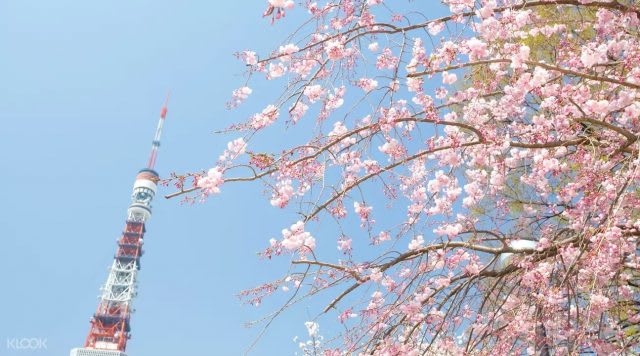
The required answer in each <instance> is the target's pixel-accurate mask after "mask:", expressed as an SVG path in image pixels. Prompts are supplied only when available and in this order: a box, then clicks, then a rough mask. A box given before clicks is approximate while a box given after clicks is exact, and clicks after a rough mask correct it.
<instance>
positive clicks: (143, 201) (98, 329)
mask: <svg viewBox="0 0 640 356" xmlns="http://www.w3.org/2000/svg"><path fill="white" fill-rule="evenodd" d="M167 101H168V97H167ZM167 101H165V104H164V106H163V107H162V110H161V111H160V120H159V122H158V127H157V129H156V134H155V137H154V139H153V143H152V146H151V154H150V156H149V161H148V163H147V167H146V168H144V169H141V170H140V171H139V172H138V174H137V175H136V179H135V181H134V183H133V193H132V195H131V204H130V205H129V208H128V209H127V220H126V222H125V226H124V231H123V232H122V235H121V236H120V238H119V239H118V246H117V249H116V254H115V256H114V259H113V263H112V265H111V268H110V269H109V275H108V277H107V282H106V283H105V284H104V286H103V287H102V293H101V296H100V301H99V302H98V308H97V310H96V312H95V314H93V316H92V317H91V325H90V327H89V334H88V335H87V338H86V340H85V343H84V347H82V348H75V349H72V350H71V356H126V354H125V350H126V348H127V341H128V340H129V338H130V337H131V336H130V332H131V313H132V312H133V309H132V302H133V298H134V297H135V296H136V288H137V283H136V281H137V274H138V271H139V270H140V258H141V257H142V254H143V250H142V246H143V243H144V233H145V223H146V222H147V220H148V219H149V217H151V202H152V201H153V198H154V197H155V195H156V191H157V185H156V184H157V182H158V180H159V176H158V173H156V171H155V170H154V167H155V163H156V158H157V155H158V148H159V147H160V136H161V134H162V127H163V125H164V120H165V117H166V115H167Z"/></svg>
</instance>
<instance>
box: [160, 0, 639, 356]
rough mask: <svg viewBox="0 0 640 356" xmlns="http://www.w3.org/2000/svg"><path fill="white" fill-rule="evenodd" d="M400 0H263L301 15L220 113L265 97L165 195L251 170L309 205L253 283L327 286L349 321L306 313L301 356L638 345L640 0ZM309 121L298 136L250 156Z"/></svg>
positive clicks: (339, 314) (333, 304) (295, 289)
mask: <svg viewBox="0 0 640 356" xmlns="http://www.w3.org/2000/svg"><path fill="white" fill-rule="evenodd" d="M400 3H401V2H400V1H394V2H391V1H383V0H335V1H317V2H306V1H304V2H298V3H294V2H293V1H284V0H268V3H267V10H266V11H265V12H264V16H265V17H266V18H267V19H268V20H270V21H271V22H273V25H274V26H278V25H279V24H280V22H281V21H297V22H300V23H302V25H301V26H300V28H299V29H298V30H297V31H295V33H293V34H292V35H291V36H290V37H289V38H287V39H286V40H285V42H284V43H283V44H282V45H281V46H279V48H277V49H275V50H274V51H273V52H271V53H264V54H257V53H255V52H253V51H250V50H246V51H243V52H241V53H239V54H238V58H239V59H240V60H241V61H243V62H244V64H245V65H246V71H247V73H246V74H247V78H248V79H247V82H246V83H241V86H239V89H237V90H235V91H234V92H233V97H232V99H231V101H230V103H229V107H230V108H236V107H238V106H239V105H241V104H242V102H244V101H245V100H248V98H249V97H250V96H253V97H252V99H256V100H261V99H262V98H264V99H269V100H271V99H273V101H271V102H270V103H265V105H264V110H262V111H260V112H258V113H255V114H254V115H253V116H251V117H249V118H247V119H246V120H244V121H240V122H237V123H236V124H234V125H232V126H231V127H229V128H228V129H227V130H226V132H227V133H235V134H236V136H235V137H236V138H234V139H233V140H232V141H231V142H229V144H228V147H227V149H226V150H225V151H224V152H223V153H222V154H221V155H220V157H219V160H218V162H217V164H216V165H215V166H214V167H213V168H211V169H210V170H209V171H208V172H194V173H190V174H184V175H177V174H175V175H173V176H172V177H171V179H170V180H169V181H168V182H167V184H174V185H175V187H177V189H178V191H177V192H175V193H173V194H170V195H169V196H168V197H175V196H182V197H186V199H187V200H189V199H191V200H199V199H206V198H208V197H210V196H211V195H213V194H218V193H220V190H221V189H222V190H224V185H226V184H233V183H234V182H249V181H260V182H262V183H263V184H264V185H265V187H266V188H267V189H268V191H269V192H270V193H269V196H268V197H267V200H268V202H269V203H270V204H271V205H272V206H273V207H274V208H276V209H294V210H295V211H297V212H298V213H299V214H300V219H299V221H292V222H291V224H290V226H287V227H285V229H284V230H283V231H282V236H281V237H280V238H277V239H271V240H270V241H268V242H267V238H265V250H264V251H263V253H262V255H263V256H264V257H268V258H269V259H270V258H291V259H292V260H291V269H290V270H289V271H287V275H286V276H284V277H282V278H279V279H277V280H275V281H273V282H270V283H266V284H264V285H262V286H258V287H256V288H255V289H252V290H248V291H245V292H243V293H242V295H243V297H244V298H245V299H246V300H247V301H248V302H249V303H253V304H258V303H260V302H261V301H262V299H263V298H265V297H267V296H269V295H271V294H273V293H276V292H278V291H279V290H281V289H282V290H288V291H289V292H288V293H293V294H291V295H292V297H291V298H290V299H289V301H288V302H287V304H286V305H285V306H284V307H285V308H286V307H287V306H290V305H292V304H293V303H296V302H299V301H300V300H304V299H305V298H327V296H329V298H328V299H327V300H326V301H325V302H326V307H325V308H324V309H323V310H318V311H317V313H318V315H331V318H332V320H335V323H336V324H339V325H341V327H340V328H324V327H323V330H342V331H338V332H336V333H335V334H334V335H323V337H318V336H319V335H318V333H319V331H318V330H319V328H318V324H316V323H315V322H313V321H310V324H308V325H307V328H309V335H310V336H312V337H313V338H314V339H313V342H311V341H310V342H309V343H307V344H305V345H306V346H305V347H304V350H305V352H308V353H311V352H318V353H320V352H323V353H324V354H325V355H342V354H352V353H353V354H375V355H400V354H402V355H405V354H407V355H423V354H456V355H457V354H489V353H494V354H499V355H502V354H542V355H550V354H556V355H564V354H580V353H597V354H624V353H633V352H634V351H637V350H639V346H638V339H639V337H640V333H639V332H638V323H639V322H640V305H639V304H640V299H639V298H638V293H639V290H638V287H639V286H640V285H639V283H640V280H639V278H638V277H639V275H638V268H639V267H640V264H639V263H640V261H639V260H638V236H640V215H639V212H640V209H639V208H638V207H639V206H640V205H639V204H640V193H639V192H640V191H639V188H640V185H639V183H640V168H639V166H640V157H639V154H640V143H639V142H638V137H639V136H638V135H639V134H640V33H639V31H638V28H639V27H638V26H639V25H640V20H639V16H640V10H639V9H640V3H639V2H637V1H631V0H629V1H627V0H554V1H552V0H538V1H536V0H526V1H525V0H476V1H474V0H442V4H443V5H444V6H446V7H447V9H448V11H449V14H448V15H446V16H443V17H433V16H429V8H430V7H436V6H440V4H439V3H437V2H435V1H434V2H433V3H431V2H429V3H427V2H425V1H422V2H418V1H408V2H406V3H403V4H400ZM394 6H397V7H398V9H393V8H392V7H394ZM257 10H258V11H260V10H262V9H257ZM303 17H304V18H303ZM301 19H302V20H301ZM265 25H269V24H265ZM249 45H251V44H250V43H247V46H249ZM260 78H265V79H266V80H272V81H273V85H274V86H275V87H278V88H280V89H281V90H280V94H281V95H280V96H279V97H278V98H275V99H274V98H270V95H271V93H258V92H256V93H252V89H250V87H251V83H252V82H253V81H255V80H260ZM298 125H306V126H305V127H309V128H310V129H308V130H304V131H303V132H302V133H301V134H299V135H298V136H297V137H296V139H298V140H300V141H302V142H304V143H303V144H291V145H289V146H286V144H287V140H282V143H281V144H282V145H285V146H283V147H281V150H280V151H276V152H262V151H260V147H252V141H254V140H255V138H256V137H259V135H263V134H264V133H265V132H267V131H270V134H271V135H278V134H280V135H284V131H283V128H285V127H286V126H288V127H294V126H298ZM274 130H276V131H274ZM274 132H276V133H274ZM278 132H280V133H278ZM300 135H302V136H303V137H299V136H300ZM305 135H306V136H305ZM283 137H284V136H283ZM321 222H324V225H327V224H332V226H335V227H336V234H334V235H326V234H324V235H322V236H320V235H317V234H315V233H314V230H315V226H317V225H318V224H320V223H321ZM321 246H332V248H331V249H321V248H320V247H321ZM327 251H334V252H333V253H330V252H327ZM320 292H323V293H322V294H320ZM322 300H324V299H322ZM312 329H313V332H312ZM309 345H311V346H309Z"/></svg>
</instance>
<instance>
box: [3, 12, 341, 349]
mask: <svg viewBox="0 0 640 356" xmlns="http://www.w3.org/2000/svg"><path fill="white" fill-rule="evenodd" d="M265 3H266V2H265V1H262V0H261V1H252V2H248V1H224V2H219V1H199V2H186V1H179V2H178V1H159V0H155V1H150V0H138V1H120V0H113V1H104V2H78V1H70V0H58V1H33V0H20V1H12V0H0V81H1V84H0V123H1V127H0V165H1V167H2V172H3V173H2V174H1V175H0V182H1V183H2V184H1V186H2V189H3V192H2V199H1V201H2V203H3V204H1V205H0V234H1V236H2V242H3V244H2V247H0V269H1V270H2V281H3V282H4V286H3V288H2V293H1V294H0V355H27V354H41V355H65V354H67V353H68V352H69V349H71V348H72V347H77V346H81V345H82V343H83V342H84V339H85V336H86V333H87V331H88V327H89V318H90V316H91V314H92V313H93V311H94V310H95V308H96V305H97V301H98V300H97V296H98V293H99V287H100V285H102V283H104V281H105V279H106V276H107V268H108V267H109V266H110V264H111V260H112V257H113V254H114V252H115V247H116V246H115V240H116V238H118V237H119V234H120V232H121V230H122V228H123V226H124V220H125V213H126V208H127V206H128V203H129V195H130V189H131V186H132V183H133V179H134V177H135V174H136V172H137V171H138V169H140V168H142V167H143V166H144V164H145V163H146V159H147V155H148V153H149V148H150V141H151V139H152V137H153V133H154V129H155V125H156V121H157V117H158V113H159V110H160V106H161V104H162V102H163V100H164V97H165V95H166V93H167V91H168V90H171V92H172V99H171V103H170V106H169V114H168V118H167V123H166V125H165V133H164V136H163V142H162V147H161V149H160V155H159V160H158V164H157V170H158V171H159V173H160V174H161V175H163V176H167V175H168V173H170V172H171V171H176V172H187V171H194V170H200V169H206V168H208V167H210V166H211V165H212V164H213V163H214V162H215V160H216V158H217V155H218V154H219V153H220V152H222V150H223V148H224V146H225V145H226V142H227V138H223V137H220V136H217V135H213V134H212V132H213V131H214V130H216V129H220V128H223V127H225V126H227V125H228V124H230V123H231V122H232V121H233V120H234V119H242V118H244V117H246V116H247V115H249V114H250V113H253V112H256V111H259V110H261V109H262V108H263V107H264V106H265V105H266V104H268V103H269V101H268V100H266V99H262V98H258V99H256V100H254V99H253V98H252V100H250V101H249V102H248V103H247V105H246V106H244V107H243V108H242V109H241V110H240V111H236V112H229V111H227V110H226V109H225V108H224V103H225V102H226V101H227V100H228V99H229V97H230V93H231V91H232V90H233V89H235V88H237V87H239V86H241V85H242V84H243V82H244V81H243V79H242V70H243V67H242V65H241V64H239V62H238V61H237V60H236V59H235V58H234V57H233V55H232V54H233V53H234V52H237V51H240V50H243V49H253V50H256V51H258V52H259V53H265V52H267V51H268V50H271V49H272V48H276V47H277V45H279V44H280V41H281V40H283V39H284V38H285V37H286V34H287V33H288V32H289V31H291V30H292V29H293V27H294V26H293V25H294V24H295V23H296V21H284V22H280V23H277V24H276V25H275V26H271V25H270V24H269V21H268V20H263V19H261V12H262V10H264V5H265ZM298 11H301V10H300V9H298ZM294 14H295V12H294ZM290 17H291V15H288V18H290ZM263 87H264V86H263ZM257 92H258V91H257V90H256V91H254V94H255V93H257ZM267 140H268V137H267ZM168 192H169V190H167V189H165V190H161V192H160V193H161V194H166V193H168ZM262 195H264V193H263V187H262V186H261V185H259V184H253V185H242V186H240V185H235V186H233V185H230V186H224V190H223V194H221V195H220V196H218V197H216V198H215V199H211V200H210V201H208V202H207V203H205V204H198V205H195V206H185V205H180V204H178V201H167V200H164V199H162V198H157V199H156V201H155V204H154V216H153V217H152V219H151V221H150V222H149V223H148V227H147V235H146V239H145V247H146V254H145V255H144V257H143V260H142V271H141V273H140V275H139V277H140V279H139V295H138V298H137V299H136V301H135V308H136V310H137V311H136V313H135V314H134V316H133V321H132V327H133V332H132V335H133V337H132V340H131V341H130V342H129V347H128V354H129V355H131V356H147V355H148V356H164V355H167V356H169V355H194V356H199V355H234V354H241V353H242V352H243V351H244V350H245V349H246V348H247V346H248V345H249V344H251V342H252V341H253V338H254V337H255V335H256V334H257V333H258V331H259V330H258V329H247V328H245V327H244V325H243V324H244V323H245V322H248V321H251V320H253V319H258V318H260V317H261V316H264V315H266V314H267V313H268V312H270V311H271V310H273V307H274V306H276V305H278V303H279V302H281V301H283V299H282V298H284V297H286V296H279V297H277V298H275V299H274V300H273V302H270V303H267V305H264V306H263V307H260V308H254V307H251V306H242V305H241V304H240V303H239V302H238V299H237V298H236V297H235V295H236V294H237V293H238V292H239V291H241V290H242V289H245V288H249V287H252V286H255V285H257V284H259V283H260V282H263V281H267V280H270V279H274V278H277V277H279V276H281V275H282V274H284V273H285V272H286V266H287V261H286V259H279V260H276V261H274V262H269V263H266V262H265V261H261V260H260V259H259V258H257V256H256V252H258V251H260V250H262V249H263V248H264V247H265V246H266V245H267V241H268V239H269V238H270V237H278V236H279V235H280V234H279V231H280V230H281V229H282V228H283V227H286V226H288V225H290V224H291V223H292V222H293V221H295V220H297V218H296V217H295V215H293V214H292V213H291V212H282V211H279V210H277V209H273V208H272V207H271V206H270V205H269V203H268V199H267V198H266V197H262ZM332 241H334V242H332V245H331V248H332V249H333V248H335V245H334V244H335V238H333V237H332ZM313 307H314V306H313V305H307V306H299V307H296V308H294V309H292V310H291V311H290V312H289V313H287V314H285V315H284V316H283V317H282V318H280V319H278V320H277V321H276V322H275V323H274V325H273V326H272V327H271V328H270V329H269V331H268V333H267V334H266V335H265V337H264V338H263V339H262V341H261V342H260V343H259V344H258V346H257V347H256V348H255V349H254V351H255V352H254V354H257V355H269V354H292V353H293V352H295V351H296V350H297V346H296V344H295V343H294V342H293V341H292V337H293V336H295V335H300V336H304V334H305V332H306V331H305V328H304V325H303V323H304V321H306V320H309V319H310V318H311V317H312V316H314V315H315V314H313V312H312V311H311V309H312V308H313ZM32 337H36V338H44V339H46V340H47V350H40V351H34V352H29V351H15V350H10V349H8V348H6V347H5V346H6V344H5V340H6V339H12V338H32Z"/></svg>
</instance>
